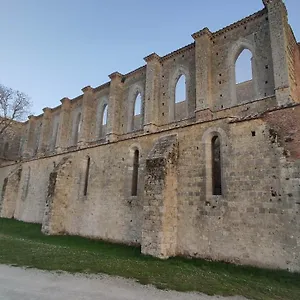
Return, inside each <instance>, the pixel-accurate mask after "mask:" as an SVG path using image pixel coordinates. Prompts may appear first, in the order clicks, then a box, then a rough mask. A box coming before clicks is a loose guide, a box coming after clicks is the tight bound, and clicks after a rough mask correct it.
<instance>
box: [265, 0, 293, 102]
mask: <svg viewBox="0 0 300 300" xmlns="http://www.w3.org/2000/svg"><path fill="white" fill-rule="evenodd" d="M263 3H264V5H265V6H266V8H267V10H268V19H269V30H270V38H271V48H272V58H273V70H274V83H275V94H276V98H277V103H278V105H284V104H287V103H289V102H290V101H291V100H290V94H291V89H290V86H291V85H290V78H289V69H288V57H287V48H288V41H287V36H286V28H287V26H288V20H287V10H286V7H285V5H284V3H283V2H282V0H263Z"/></svg>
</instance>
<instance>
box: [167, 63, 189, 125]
mask: <svg viewBox="0 0 300 300" xmlns="http://www.w3.org/2000/svg"><path fill="white" fill-rule="evenodd" d="M188 78H189V75H188V71H187V70H183V69H179V70H178V71H177V72H176V73H175V74H174V77H173V79H172V80H171V81H170V82H171V85H170V93H171V94H170V102H169V120H170V122H173V121H176V120H182V119H185V118H187V117H188V115H189V113H188V111H189V103H188V93H187V91H188V88H187V87H188V82H189V80H188Z"/></svg>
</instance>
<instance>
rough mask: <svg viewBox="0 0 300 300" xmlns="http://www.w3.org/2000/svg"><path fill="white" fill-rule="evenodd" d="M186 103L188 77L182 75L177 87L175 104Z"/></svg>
mask: <svg viewBox="0 0 300 300" xmlns="http://www.w3.org/2000/svg"><path fill="white" fill-rule="evenodd" d="M183 101H186V77H185V75H184V74H181V75H180V76H179V78H178V80H177V83H176V87H175V103H180V102H183Z"/></svg>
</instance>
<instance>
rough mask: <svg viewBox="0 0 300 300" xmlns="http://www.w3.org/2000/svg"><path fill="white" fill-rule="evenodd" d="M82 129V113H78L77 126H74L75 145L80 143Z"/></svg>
mask: <svg viewBox="0 0 300 300" xmlns="http://www.w3.org/2000/svg"><path fill="white" fill-rule="evenodd" d="M80 129H81V113H78V114H77V117H76V120H75V127H74V138H73V144H74V145H76V144H77V143H78V138H79V133H80Z"/></svg>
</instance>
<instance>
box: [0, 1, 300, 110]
mask: <svg viewBox="0 0 300 300" xmlns="http://www.w3.org/2000/svg"><path fill="white" fill-rule="evenodd" d="M285 3H286V6H287V9H288V12H289V22H290V24H291V25H292V27H293V30H294V33H295V36H296V38H297V40H298V41H299V40H300V17H299V12H300V1H299V0H286V1H285ZM0 5H1V6H0V7H1V18H0V34H1V47H0V83H1V84H4V85H6V86H9V87H12V88H14V89H18V90H20V91H23V92H25V93H27V94H28V95H29V96H30V97H31V99H32V102H33V108H32V112H33V113H34V114H35V115H37V114H40V113H42V108H43V107H46V106H48V107H55V106H57V105H59V104H60V102H59V100H60V99H61V98H63V97H69V98H74V97H76V96H78V95H80V94H81V88H83V87H84V86H87V85H91V86H92V87H96V86H98V85H100V84H103V83H105V82H107V81H108V80H109V78H108V75H109V74H110V73H112V72H114V71H118V72H120V73H128V72H130V71H132V70H134V69H136V68H138V67H140V66H142V65H144V64H145V62H144V60H143V58H144V57H145V56H147V55H149V54H150V53H152V52H156V53H157V54H159V55H165V54H167V53H169V52H171V51H174V50H176V49H178V48H180V47H182V46H184V45H187V44H189V43H192V42H193V39H192V37H191V34H192V33H194V32H196V31H198V30H200V29H202V28H204V27H208V28H209V29H210V30H211V31H216V30H218V29H221V28H223V27H224V26H227V25H229V24H231V23H233V22H235V21H237V20H239V19H242V18H243V17H246V16H248V15H250V14H252V13H254V12H256V11H258V10H260V9H262V8H263V4H262V1H261V0H248V1H247V0H227V1H224V0H214V1H201V0H188V1H177V0H165V1H161V0H160V1H158V0H151V1H149V0H148V1H146V0H127V1H124V0H114V1H112V0H0Z"/></svg>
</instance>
